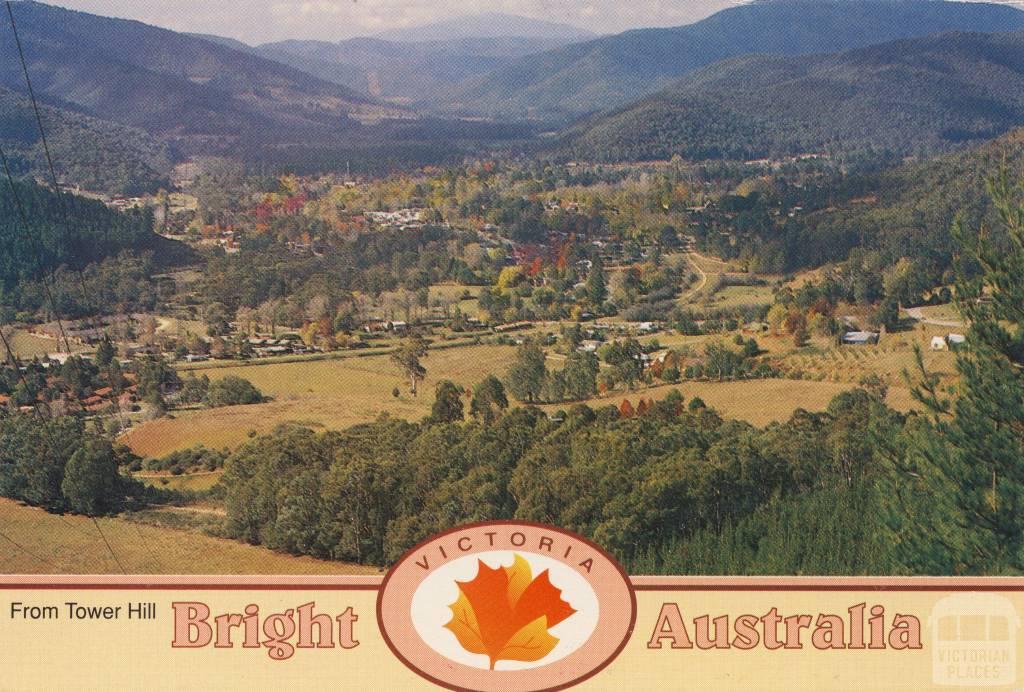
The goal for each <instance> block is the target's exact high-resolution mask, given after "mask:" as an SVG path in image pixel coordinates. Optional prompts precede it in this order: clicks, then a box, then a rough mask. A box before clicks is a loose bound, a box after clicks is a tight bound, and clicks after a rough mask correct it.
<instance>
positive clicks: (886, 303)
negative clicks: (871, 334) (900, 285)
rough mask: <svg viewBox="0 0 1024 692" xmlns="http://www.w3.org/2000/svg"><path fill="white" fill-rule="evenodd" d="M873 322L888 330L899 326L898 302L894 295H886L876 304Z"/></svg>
mask: <svg viewBox="0 0 1024 692" xmlns="http://www.w3.org/2000/svg"><path fill="white" fill-rule="evenodd" d="M873 322H874V323H875V324H877V325H879V326H884V327H885V328H886V329H888V330H890V331H892V330H895V329H897V328H898V327H899V326H900V305H899V302H898V301H897V300H896V299H895V298H894V297H892V296H887V297H886V298H885V299H884V300H882V302H881V303H879V304H878V309H877V310H876V311H875V314H874V318H873Z"/></svg>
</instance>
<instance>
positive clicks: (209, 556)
mask: <svg viewBox="0 0 1024 692" xmlns="http://www.w3.org/2000/svg"><path fill="white" fill-rule="evenodd" d="M97 525H98V526H99V530H97ZM100 531H102V535H101V533H100ZM0 532H2V534H0V555H2V556H3V560H2V562H0V570H2V571H3V572H4V573H5V574H120V573H121V571H122V568H123V571H124V572H125V573H128V574H223V575H232V574H274V575H287V574H309V575H315V574H377V573H378V571H377V570H376V569H374V568H371V567H360V566H354V565H345V564H342V563H335V562H324V561H321V560H314V559H311V558H296V557H291V556H288V555H280V554H278V553H273V552H271V551H269V550H265V549H263V548H256V547H253V546H249V545H244V544H242V543H236V542H235V541H229V540H222V539H218V538H210V537H208V536H205V535H202V534H199V533H195V532H191V531H179V530H175V529H166V528H157V527H153V526H146V525H142V524H139V523H136V522H133V521H128V520H126V519H120V518H118V519H98V520H97V523H96V524H94V523H93V522H92V520H90V519H85V518H82V517H72V516H65V517H61V516H55V515H52V514H47V513H45V512H43V511H42V510H38V509H33V508H28V507H23V506H21V505H19V504H17V503H14V502H11V501H9V500H0ZM104 538H106V540H107V542H109V544H110V549H109V550H108V549H107V546H106V545H105V544H104V541H103V539H104ZM19 546H20V547H19ZM111 553H113V555H112V554H111ZM114 556H116V558H117V561H115V559H114ZM118 562H120V567H119V566H118Z"/></svg>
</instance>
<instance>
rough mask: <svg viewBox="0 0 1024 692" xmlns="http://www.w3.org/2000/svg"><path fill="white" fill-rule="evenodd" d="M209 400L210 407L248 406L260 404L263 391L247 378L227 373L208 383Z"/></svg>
mask: <svg viewBox="0 0 1024 692" xmlns="http://www.w3.org/2000/svg"><path fill="white" fill-rule="evenodd" d="M208 398H209V402H210V406H211V408H219V407H222V406H248V405H250V404H262V403H263V401H264V397H263V392H261V391H260V390H259V389H257V388H256V387H255V386H254V385H253V383H252V382H250V381H249V380H245V379H242V378H241V377H238V376H237V375H228V376H227V377H224V378H222V379H219V380H217V381H216V382H212V383H211V384H210V385H209V395H208Z"/></svg>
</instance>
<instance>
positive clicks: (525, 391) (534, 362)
mask: <svg viewBox="0 0 1024 692" xmlns="http://www.w3.org/2000/svg"><path fill="white" fill-rule="evenodd" d="M546 360H547V358H546V356H545V355H544V351H543V350H541V348H540V347H539V346H534V345H523V346H520V347H519V350H518V351H516V359H515V362H514V363H512V367H510V368H509V370H508V376H507V381H508V389H509V391H510V392H512V395H513V396H514V397H516V398H517V399H519V400H520V401H525V402H528V403H531V404H532V403H533V402H534V401H535V400H536V399H537V397H539V396H540V392H541V388H542V387H543V386H544V380H545V378H546V377H547V374H548V370H547V364H546Z"/></svg>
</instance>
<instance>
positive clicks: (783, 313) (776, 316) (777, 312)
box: [767, 303, 789, 334]
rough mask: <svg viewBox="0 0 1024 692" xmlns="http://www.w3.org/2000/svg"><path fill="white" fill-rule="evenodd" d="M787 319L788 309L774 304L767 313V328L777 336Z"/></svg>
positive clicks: (779, 304) (780, 304)
mask: <svg viewBox="0 0 1024 692" xmlns="http://www.w3.org/2000/svg"><path fill="white" fill-rule="evenodd" d="M787 317H789V309H788V308H787V307H786V306H785V305H783V304H782V303H776V304H775V305H773V306H772V308H771V310H769V311H768V318H767V319H768V327H769V328H770V329H771V330H772V333H773V334H778V333H779V332H780V331H781V330H782V325H783V324H785V322H786V318H787Z"/></svg>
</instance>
